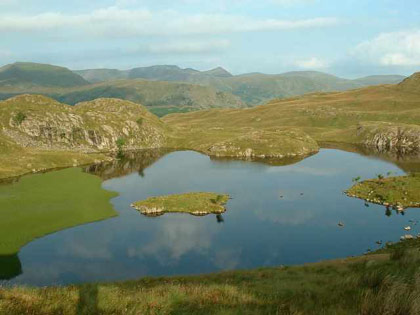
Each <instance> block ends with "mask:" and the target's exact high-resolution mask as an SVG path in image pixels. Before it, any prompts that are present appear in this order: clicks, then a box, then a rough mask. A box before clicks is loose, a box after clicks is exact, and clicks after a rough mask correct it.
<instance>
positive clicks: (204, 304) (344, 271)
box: [0, 240, 420, 315]
mask: <svg viewBox="0 0 420 315" xmlns="http://www.w3.org/2000/svg"><path fill="white" fill-rule="evenodd" d="M419 248H420V243H419V240H413V241H405V242H403V243H401V244H396V245H393V246H391V247H389V248H387V249H385V250H382V251H381V252H379V253H375V254H372V255H366V256H363V257H357V258H349V259H341V260H335V261H326V262H321V263H316V264H308V265H303V266H293V267H277V268H259V269H255V270H249V271H230V272H223V273H217V274H211V275H200V276H189V277H182V276H178V277H160V278H144V279H141V280H137V281H128V282H116V283H101V284H99V283H94V284H86V285H80V286H69V287H50V288H27V287H12V288H0V313H4V314H9V315H13V314H40V315H42V314H241V315H242V314H314V315H315V314H316V315H318V314H326V315H328V314H331V315H336V314H349V315H350V314H351V315H353V314H362V315H368V314H370V315H383V314H418V305H419V303H420V291H419V290H420V289H419V286H418V281H419V280H420V279H419V275H418V272H417V271H418V265H419V263H420V255H419V250H418V249H419Z"/></svg>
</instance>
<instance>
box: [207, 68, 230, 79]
mask: <svg viewBox="0 0 420 315" xmlns="http://www.w3.org/2000/svg"><path fill="white" fill-rule="evenodd" d="M203 73H204V74H207V75H211V76H213V77H220V78H230V77H233V75H232V74H231V73H230V72H229V71H227V70H226V69H224V68H222V67H217V68H214V69H211V70H208V71H203Z"/></svg>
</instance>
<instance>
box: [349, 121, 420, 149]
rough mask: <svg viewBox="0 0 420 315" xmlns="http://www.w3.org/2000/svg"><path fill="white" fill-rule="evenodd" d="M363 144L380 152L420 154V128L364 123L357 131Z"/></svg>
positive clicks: (416, 126) (415, 126)
mask: <svg viewBox="0 0 420 315" xmlns="http://www.w3.org/2000/svg"><path fill="white" fill-rule="evenodd" d="M357 133H358V135H359V136H360V137H361V138H362V143H363V144H364V145H366V146H368V147H371V148H373V149H375V150H376V151H378V152H395V153H400V154H413V153H418V152H420V126H418V125H406V124H394V123H376V122H373V123H363V124H360V125H359V127H358V129H357Z"/></svg>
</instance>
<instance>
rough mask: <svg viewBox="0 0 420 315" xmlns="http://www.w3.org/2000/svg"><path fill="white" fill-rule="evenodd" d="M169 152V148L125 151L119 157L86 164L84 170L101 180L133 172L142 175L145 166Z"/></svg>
mask: <svg viewBox="0 0 420 315" xmlns="http://www.w3.org/2000/svg"><path fill="white" fill-rule="evenodd" d="M170 152H171V150H170V149H155V150H139V151H131V152H125V153H124V156H123V157H122V158H121V159H118V160H114V161H111V162H106V163H100V164H95V165H91V166H87V167H85V168H84V171H85V172H87V173H90V174H93V175H96V176H99V177H100V178H102V179H103V180H107V179H111V178H115V177H122V176H125V175H128V174H131V173H135V172H136V173H137V174H138V175H139V176H140V177H144V170H145V169H146V168H148V167H149V166H151V165H152V164H154V163H155V162H157V161H158V160H159V159H160V158H162V157H163V156H165V155H167V154H168V153H170Z"/></svg>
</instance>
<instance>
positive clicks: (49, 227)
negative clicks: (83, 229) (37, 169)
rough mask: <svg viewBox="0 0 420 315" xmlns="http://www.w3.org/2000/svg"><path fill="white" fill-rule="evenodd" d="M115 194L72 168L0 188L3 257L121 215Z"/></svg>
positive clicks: (1, 250) (0, 230)
mask: <svg viewBox="0 0 420 315" xmlns="http://www.w3.org/2000/svg"><path fill="white" fill-rule="evenodd" d="M114 196H116V194H115V193H111V192H107V191H104V190H103V189H102V188H101V179H100V178H98V177H96V176H93V175H89V174H86V173H83V172H82V171H81V170H80V169H76V168H69V169H65V170H61V171H57V172H51V173H46V174H38V175H32V176H25V177H23V178H21V179H20V180H19V181H18V182H16V183H13V184H12V185H0V209H1V210H0V255H10V254H14V253H16V252H18V250H19V249H20V248H21V247H22V246H23V245H25V244H26V243H28V242H30V241H32V240H33V239H34V238H37V237H41V236H44V235H46V234H49V233H52V232H55V231H59V230H62V229H65V228H68V227H72V226H75V225H79V224H83V223H87V222H92V221H98V220H102V219H106V218H109V217H112V216H115V215H117V213H116V212H115V210H114V209H113V208H112V205H111V204H110V203H109V200H110V199H111V198H112V197H114Z"/></svg>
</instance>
